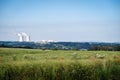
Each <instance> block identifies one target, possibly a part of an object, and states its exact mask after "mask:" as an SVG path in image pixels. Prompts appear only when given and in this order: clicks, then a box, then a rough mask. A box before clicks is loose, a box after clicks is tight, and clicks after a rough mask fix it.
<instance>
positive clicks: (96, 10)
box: [0, 0, 120, 42]
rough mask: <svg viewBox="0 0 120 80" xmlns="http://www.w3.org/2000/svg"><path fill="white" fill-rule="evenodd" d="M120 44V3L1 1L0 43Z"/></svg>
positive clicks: (112, 0) (93, 0) (109, 0)
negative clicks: (25, 38)
mask: <svg viewBox="0 0 120 80" xmlns="http://www.w3.org/2000/svg"><path fill="white" fill-rule="evenodd" d="M21 32H26V33H27V34H29V35H30V36H31V40H32V41H40V40H56V41H79V42H81V41H83V42H85V41H95V42H97V41H98V42H120V1H119V0H0V41H17V40H18V37H17V35H16V33H21Z"/></svg>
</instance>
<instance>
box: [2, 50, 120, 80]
mask: <svg viewBox="0 0 120 80" xmlns="http://www.w3.org/2000/svg"><path fill="white" fill-rule="evenodd" d="M119 79H120V52H119V51H73V50H39V49H19V48H0V80H119Z"/></svg>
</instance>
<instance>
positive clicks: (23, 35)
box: [17, 32, 30, 42]
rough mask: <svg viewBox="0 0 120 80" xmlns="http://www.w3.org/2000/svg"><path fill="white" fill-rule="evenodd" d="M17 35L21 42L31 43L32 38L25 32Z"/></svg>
mask: <svg viewBox="0 0 120 80" xmlns="http://www.w3.org/2000/svg"><path fill="white" fill-rule="evenodd" d="M17 35H18V40H19V42H23V41H25V42H29V41H30V36H29V35H28V34H26V33H24V32H22V33H21V34H20V33H18V34H17Z"/></svg>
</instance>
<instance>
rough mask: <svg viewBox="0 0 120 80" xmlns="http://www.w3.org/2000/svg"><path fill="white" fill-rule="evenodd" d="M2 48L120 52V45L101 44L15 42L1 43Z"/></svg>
mask: <svg viewBox="0 0 120 80" xmlns="http://www.w3.org/2000/svg"><path fill="white" fill-rule="evenodd" d="M0 47H7V48H27V49H42V50H47V49H48V50H90V51H92V50H94V51H102V50H103V51H120V43H99V42H49V43H43V42H15V41H14V42H13V41H0Z"/></svg>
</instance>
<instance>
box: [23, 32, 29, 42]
mask: <svg viewBox="0 0 120 80" xmlns="http://www.w3.org/2000/svg"><path fill="white" fill-rule="evenodd" d="M22 35H23V36H24V37H25V41H26V42H29V41H30V36H29V35H27V34H26V33H24V32H22Z"/></svg>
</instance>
